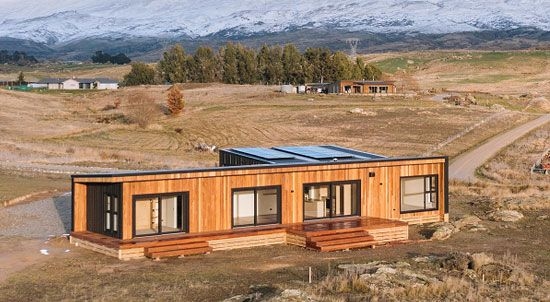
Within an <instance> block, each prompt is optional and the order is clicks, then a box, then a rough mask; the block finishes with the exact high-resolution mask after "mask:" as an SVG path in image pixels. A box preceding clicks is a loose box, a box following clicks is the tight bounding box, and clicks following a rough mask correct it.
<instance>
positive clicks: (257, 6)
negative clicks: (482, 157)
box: [0, 0, 550, 45]
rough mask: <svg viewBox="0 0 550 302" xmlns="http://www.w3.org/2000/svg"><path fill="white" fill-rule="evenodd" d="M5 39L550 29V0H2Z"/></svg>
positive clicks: (46, 40)
mask: <svg viewBox="0 0 550 302" xmlns="http://www.w3.org/2000/svg"><path fill="white" fill-rule="evenodd" d="M0 8H1V13H0V37H11V38H18V39H24V40H33V41H36V42H42V43H47V44H50V45H52V44H53V45H55V44H60V43H63V42H69V41H75V40H81V39H86V38H98V37H110V38H117V37H159V38H174V37H181V36H187V37H191V38H198V37H204V36H208V35H211V34H225V35H251V34H256V33H276V32H283V31H291V30H296V29H309V28H334V29H338V30H349V31H368V32H375V33H386V32H420V33H428V34H430V33H450V32H463V31H479V30H505V29H514V28H520V27H534V28H538V29H540V30H543V31H550V0H478V1H476V0H417V1H407V0H367V1H359V0H341V1H332V0H302V1H290V0H278V1H272V0H240V1H231V0H202V1H189V0H92V1H78V0H77V1H75V0H71V1H69V0H42V1H38V0H28V1H20V0H3V1H1V3H0Z"/></svg>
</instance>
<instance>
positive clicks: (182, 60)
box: [157, 44, 188, 83]
mask: <svg viewBox="0 0 550 302" xmlns="http://www.w3.org/2000/svg"><path fill="white" fill-rule="evenodd" d="M187 65H188V64H187V56H186V55H185V50H184V49H183V47H182V46H181V45H180V44H176V45H174V46H173V47H172V48H170V50H168V51H167V52H164V54H163V55H162V59H161V60H160V61H159V62H158V65H157V68H158V70H159V72H160V73H161V76H162V79H163V80H164V81H166V82H169V83H185V82H187V79H188V75H187Z"/></svg>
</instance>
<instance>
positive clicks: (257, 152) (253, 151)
mask: <svg viewBox="0 0 550 302" xmlns="http://www.w3.org/2000/svg"><path fill="white" fill-rule="evenodd" d="M233 150H235V151H237V152H241V153H245V154H248V155H252V156H256V157H260V158H264V159H292V158H294V156H292V154H288V153H284V152H281V151H277V150H274V149H268V148H257V147H250V148H233Z"/></svg>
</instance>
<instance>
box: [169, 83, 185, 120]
mask: <svg viewBox="0 0 550 302" xmlns="http://www.w3.org/2000/svg"><path fill="white" fill-rule="evenodd" d="M166 106H167V107H168V111H169V112H170V114H171V115H178V114H180V113H181V112H182V111H183V107H184V106H185V101H184V99H183V94H182V93H181V90H180V89H179V88H178V86H176V85H173V86H172V87H171V88H170V91H169V92H168V98H167V99H166Z"/></svg>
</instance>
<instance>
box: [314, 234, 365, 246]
mask: <svg viewBox="0 0 550 302" xmlns="http://www.w3.org/2000/svg"><path fill="white" fill-rule="evenodd" d="M373 239H374V238H372V236H369V235H362V236H357V237H351V238H342V239H333V240H328V241H319V242H315V243H313V245H315V246H317V247H324V246H333V245H342V244H348V243H350V244H351V243H356V242H365V241H373Z"/></svg>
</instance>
